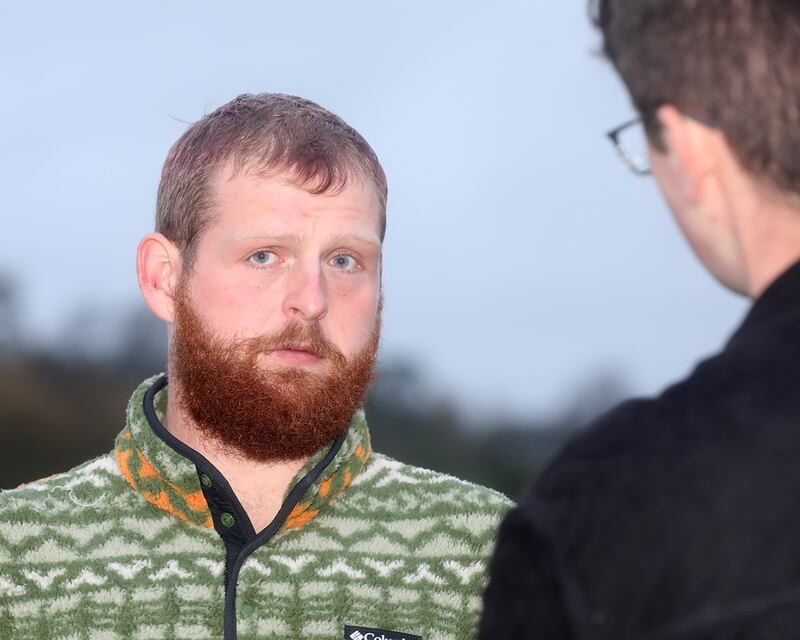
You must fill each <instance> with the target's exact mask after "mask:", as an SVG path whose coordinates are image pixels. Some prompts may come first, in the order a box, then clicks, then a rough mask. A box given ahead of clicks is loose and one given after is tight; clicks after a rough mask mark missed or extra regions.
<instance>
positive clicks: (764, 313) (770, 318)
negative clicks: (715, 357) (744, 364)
mask: <svg viewBox="0 0 800 640" xmlns="http://www.w3.org/2000/svg"><path fill="white" fill-rule="evenodd" d="M796 316H800V261H798V262H796V263H795V264H793V265H792V266H791V267H789V268H788V269H787V270H786V271H784V272H783V273H782V274H781V275H780V276H778V277H777V278H776V279H775V280H773V282H772V284H770V285H769V286H768V287H767V288H766V289H765V290H764V292H763V293H762V294H761V295H760V296H759V297H758V299H757V300H756V301H755V302H754V303H753V306H752V307H751V308H750V311H749V312H748V313H747V316H746V317H745V319H744V322H742V325H741V326H740V327H739V329H738V330H737V331H736V333H735V334H734V335H733V337H732V338H731V340H730V342H729V346H730V345H733V344H734V343H737V342H739V341H741V340H743V339H746V338H747V336H749V335H750V334H751V333H753V332H759V331H760V330H761V329H762V328H763V327H765V326H770V325H772V324H773V323H774V322H776V321H781V320H783V319H784V318H788V319H790V320H791V318H792V317H796ZM798 329H799V330H800V325H798Z"/></svg>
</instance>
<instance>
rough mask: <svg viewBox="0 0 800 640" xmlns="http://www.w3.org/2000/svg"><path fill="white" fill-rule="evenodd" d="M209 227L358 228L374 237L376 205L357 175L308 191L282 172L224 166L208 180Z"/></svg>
mask: <svg viewBox="0 0 800 640" xmlns="http://www.w3.org/2000/svg"><path fill="white" fill-rule="evenodd" d="M212 189H213V204H212V212H213V218H214V223H213V224H212V227H218V228H219V229H220V230H223V231H227V232H229V233H231V232H233V233H236V232H242V233H247V232H251V231H253V232H260V231H264V232H267V231H268V232H270V233H289V232H293V233H294V232H297V233H302V232H304V231H308V230H310V229H311V228H313V229H315V230H323V231H324V230H327V231H330V232H348V231H358V232H359V233H361V234H369V235H374V236H375V237H376V239H377V240H380V234H381V219H382V208H381V205H380V200H379V197H378V194H377V193H376V190H375V188H374V187H373V186H372V185H371V184H370V183H368V182H367V181H366V180H363V179H360V178H358V177H353V178H351V179H348V181H347V184H346V185H345V186H344V188H342V189H341V190H339V191H335V192H332V193H323V194H312V193H309V192H308V191H307V190H305V189H304V188H303V187H301V186H298V185H296V184H293V183H292V182H291V181H290V180H289V179H288V177H287V176H281V175H276V176H266V177H265V176H261V175H257V174H254V173H252V172H248V171H237V172H234V171H233V170H232V169H230V168H227V167H226V168H224V169H223V170H222V171H220V172H219V173H218V174H217V176H216V177H215V179H214V180H213V181H212Z"/></svg>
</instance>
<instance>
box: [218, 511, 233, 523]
mask: <svg viewBox="0 0 800 640" xmlns="http://www.w3.org/2000/svg"><path fill="white" fill-rule="evenodd" d="M219 519H220V520H222V524H224V525H225V526H226V527H232V526H233V525H235V524H236V520H235V519H234V517H233V516H232V515H231V514H230V513H228V512H227V511H226V512H225V513H223V514H222V515H221V516H220V518H219Z"/></svg>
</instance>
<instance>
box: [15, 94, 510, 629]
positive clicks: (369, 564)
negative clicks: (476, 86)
mask: <svg viewBox="0 0 800 640" xmlns="http://www.w3.org/2000/svg"><path fill="white" fill-rule="evenodd" d="M386 195H387V188H386V178H385V176H384V173H383V170H382V168H381V166H380V164H379V162H378V159H377V157H376V156H375V154H374V152H373V151H372V149H371V148H370V147H369V145H368V144H367V142H366V141H365V140H364V139H363V138H362V137H361V136H360V135H359V134H358V133H357V132H356V131H355V130H354V129H352V128H351V127H349V126H348V125H347V124H346V123H344V122H343V121H342V120H341V119H340V118H339V117H337V116H335V115H333V114H332V113H330V112H328V111H326V110H324V109H323V108H321V107H320V106H318V105H316V104H314V103H312V102H310V101H308V100H304V99H301V98H295V97H291V96H285V95H278V94H261V95H255V96H253V95H243V96H240V97H238V98H236V99H234V100H233V101H231V102H230V103H228V104H226V105H224V106H223V107H221V108H219V109H217V110H216V111H214V112H213V113H211V114H209V115H207V116H205V117H204V118H202V119H201V120H200V121H199V122H197V123H195V124H194V125H192V126H190V127H189V128H188V129H187V131H186V132H185V133H184V134H183V135H182V136H181V137H180V139H179V140H178V141H177V142H176V144H175V145H174V146H173V148H172V149H171V151H170V152H169V155H168V157H167V159H166V162H165V164H164V168H163V172H162V177H161V183H160V186H159V190H158V200H157V211H156V231H155V232H154V233H150V234H148V235H147V236H146V237H145V238H144V239H143V240H142V242H141V243H140V245H139V249H138V254H137V270H138V278H139V285H140V288H141V291H142V294H143V296H144V299H145V301H146V302H147V304H148V306H149V307H150V309H151V310H152V312H153V313H154V314H155V315H156V316H157V317H158V318H160V319H162V320H164V321H165V322H167V323H168V325H169V358H168V367H167V368H168V375H169V377H167V376H164V375H157V376H155V377H153V378H150V379H148V380H146V381H145V382H143V383H142V384H141V386H140V387H139V388H138V389H136V391H135V392H134V393H133V396H132V398H131V400H130V404H129V406H128V409H127V421H126V425H125V426H124V428H123V430H122V432H121V433H120V434H119V436H118V437H117V439H116V445H115V448H114V451H113V452H111V453H110V454H108V455H105V456H103V457H100V458H98V459H95V460H92V461H89V462H87V463H85V464H83V465H81V466H79V467H77V468H75V469H73V470H71V471H69V472H67V473H65V474H62V475H59V476H55V477H53V478H50V479H46V480H42V481H38V482H34V483H32V484H29V485H27V486H25V487H23V488H20V489H18V490H15V491H11V492H5V493H3V494H1V495H0V510H2V513H3V516H4V517H3V522H2V523H0V637H1V638H12V637H13V638H33V637H36V638H55V637H62V638H66V637H108V638H132V637H135V638H192V639H199V638H222V637H224V638H226V639H229V640H230V639H233V638H237V637H241V638H254V637H278V638H313V637H318V638H342V637H346V638H350V639H351V640H364V639H366V638H370V639H371V638H378V637H381V638H383V639H384V640H394V639H399V638H405V639H407V640H412V639H414V638H426V639H428V638H465V637H470V636H472V635H474V634H475V632H476V630H477V624H478V617H479V609H480V605H481V600H480V594H481V590H482V589H483V586H484V584H485V572H486V563H487V559H488V555H489V553H490V549H491V546H492V542H493V538H494V533H495V530H496V527H497V525H498V524H499V521H500V519H501V517H502V515H503V514H504V513H505V511H506V510H507V506H508V501H507V499H506V498H504V497H503V496H501V495H500V494H497V493H495V492H493V491H490V490H489V489H485V488H483V487H479V486H476V485H472V484H468V483H466V482H462V481H460V480H456V479H454V478H451V477H448V476H445V475H442V474H438V473H434V472H431V471H426V470H423V469H419V468H414V467H410V466H408V465H405V464H402V463H400V462H397V461H395V460H392V459H390V458H387V457H385V456H382V455H380V454H377V453H373V452H372V449H371V447H370V439H369V431H368V427H367V422H366V419H365V416H364V413H363V411H362V410H361V409H360V406H361V402H362V399H363V397H364V394H365V391H366V389H367V387H368V385H369V383H370V381H371V379H372V375H373V365H374V362H375V358H376V351H377V347H378V341H379V336H380V317H381V306H382V297H381V269H382V246H383V237H384V231H385V210H386Z"/></svg>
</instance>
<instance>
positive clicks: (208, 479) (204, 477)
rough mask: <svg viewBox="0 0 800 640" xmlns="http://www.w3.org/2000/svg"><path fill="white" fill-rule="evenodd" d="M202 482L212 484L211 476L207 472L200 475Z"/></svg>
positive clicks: (206, 484) (205, 484) (208, 485)
mask: <svg viewBox="0 0 800 640" xmlns="http://www.w3.org/2000/svg"><path fill="white" fill-rule="evenodd" d="M200 482H202V483H203V485H204V486H206V487H210V486H211V478H209V477H208V476H207V475H206V474H205V473H204V474H202V475H201V476H200Z"/></svg>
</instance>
